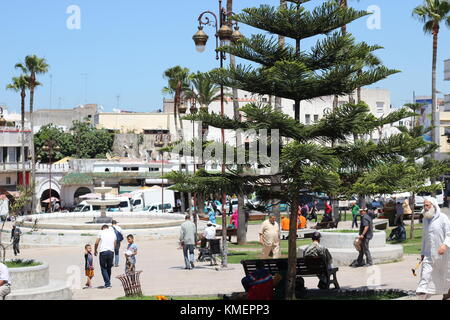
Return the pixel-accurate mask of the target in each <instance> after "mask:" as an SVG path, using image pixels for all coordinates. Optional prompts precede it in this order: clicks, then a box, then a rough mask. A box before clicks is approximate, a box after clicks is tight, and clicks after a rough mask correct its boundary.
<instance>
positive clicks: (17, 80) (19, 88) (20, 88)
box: [6, 75, 30, 188]
mask: <svg viewBox="0 0 450 320" xmlns="http://www.w3.org/2000/svg"><path fill="white" fill-rule="evenodd" d="M29 87H30V77H28V76H26V75H21V76H20V77H14V78H12V83H10V84H8V85H7V86H6V89H8V90H13V91H15V92H20V100H21V101H20V102H21V103H20V106H21V109H20V113H21V119H20V120H21V123H20V124H21V135H22V146H21V147H20V154H21V156H22V183H23V186H24V188H26V169H25V158H26V157H25V97H26V90H28V89H29Z"/></svg>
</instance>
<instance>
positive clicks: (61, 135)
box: [34, 121, 114, 163]
mask: <svg viewBox="0 0 450 320" xmlns="http://www.w3.org/2000/svg"><path fill="white" fill-rule="evenodd" d="M34 140H35V146H36V154H37V156H38V157H39V159H41V162H43V163H48V162H49V160H50V159H49V154H48V152H45V151H44V150H43V149H42V147H43V146H44V144H45V142H46V141H49V140H53V141H55V143H56V145H58V146H59V148H60V150H58V151H53V154H52V162H55V161H58V160H61V159H62V158H64V157H76V158H80V159H96V158H97V159H99V158H100V159H101V158H105V157H106V154H107V153H108V152H111V150H112V146H113V142H114V135H113V134H111V133H109V132H108V131H106V130H99V129H96V128H95V127H94V126H93V125H92V124H90V123H89V122H84V121H74V122H73V127H72V128H71V129H70V132H64V131H63V130H62V129H61V128H58V127H56V126H54V125H52V124H50V125H46V126H44V127H42V128H41V129H40V130H39V132H38V133H36V135H35V137H34Z"/></svg>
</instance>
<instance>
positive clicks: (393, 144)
mask: <svg viewBox="0 0 450 320" xmlns="http://www.w3.org/2000/svg"><path fill="white" fill-rule="evenodd" d="M289 2H294V4H289V5H287V6H286V7H284V8H283V7H281V8H278V7H272V6H268V5H262V6H260V7H257V8H249V9H244V10H243V13H242V14H238V15H235V16H234V17H233V18H234V19H236V20H238V21H239V22H240V23H244V24H247V25H250V26H252V27H255V28H257V29H261V30H262V31H265V32H268V33H269V34H272V35H267V34H256V35H253V36H251V37H249V38H246V39H242V40H240V41H239V42H238V43H236V44H231V45H229V46H224V47H222V48H221V49H220V50H222V51H224V52H226V53H229V54H232V55H235V56H237V57H240V58H242V59H245V60H249V61H251V62H253V64H249V65H238V66H236V67H234V66H230V67H229V68H226V69H216V70H213V71H212V72H211V73H210V75H211V79H212V80H213V81H214V82H216V83H218V84H222V85H224V86H227V87H234V88H239V89H242V90H246V91H249V92H253V93H258V94H263V95H271V96H276V97H282V98H286V99H291V100H294V101H295V118H291V117H290V116H288V115H286V114H284V113H283V112H281V111H280V110H278V109H275V108H273V107H272V106H270V105H257V104H249V105H247V106H245V107H244V108H241V112H242V113H243V118H244V119H246V121H245V122H242V123H241V122H239V121H236V120H235V119H230V118H228V117H226V116H220V115H214V114H205V113H199V114H197V115H195V116H189V119H190V120H199V121H203V122H204V123H205V124H207V125H209V126H214V127H217V128H224V129H231V130H236V129H239V128H240V129H244V130H245V129H256V130H259V129H268V130H271V129H276V130H279V133H280V140H279V144H280V157H279V159H280V171H279V172H278V173H277V176H278V177H279V179H277V180H271V179H270V178H271V176H272V175H267V174H265V175H263V174H260V175H255V174H248V173H247V174H246V173H245V172H244V173H242V174H240V175H238V174H233V172H231V171H229V172H227V173H226V179H224V180H216V181H215V183H213V184H211V183H210V182H211V181H210V177H209V176H206V177H202V176H197V177H193V178H188V177H181V176H178V177H177V178H178V181H177V184H179V185H183V184H187V185H191V184H192V185H193V186H194V187H195V188H196V189H201V188H202V187H203V188H207V187H208V185H212V186H213V188H215V189H216V190H217V189H220V190H223V191H225V190H227V189H228V187H229V186H230V185H233V183H230V182H229V181H230V180H232V179H235V180H236V181H238V182H239V183H240V184H241V185H242V186H241V187H240V188H241V189H243V190H245V191H247V192H248V190H249V189H251V190H254V191H257V192H258V193H259V194H260V195H261V196H262V197H263V198H265V199H267V200H271V199H281V200H284V201H287V202H289V203H290V204H291V213H290V221H291V224H290V231H289V258H288V261H289V267H288V275H287V290H286V292H287V296H286V297H287V298H288V299H293V298H294V293H295V272H296V268H295V265H296V263H295V262H296V256H297V250H296V249H297V248H296V241H295V239H296V220H297V207H298V204H299V196H300V192H301V190H317V191H322V192H327V193H329V194H331V195H333V194H334V195H337V194H340V193H342V192H343V190H345V189H346V188H349V187H350V186H351V185H352V183H354V182H355V181H356V180H357V179H358V177H360V176H361V175H363V174H364V173H365V172H370V170H371V169H372V168H373V167H375V166H377V165H380V164H383V163H386V164H387V163H390V162H395V161H397V162H398V161H401V159H402V156H404V153H406V152H408V150H409V148H411V147H413V146H414V143H415V139H414V138H412V137H411V136H409V135H403V134H398V135H394V136H392V137H390V138H386V139H381V140H380V141H379V142H377V143H375V142H372V141H368V140H369V139H358V140H356V141H354V139H353V137H354V136H355V135H369V134H370V133H371V132H373V131H376V130H377V129H378V128H379V127H382V126H383V125H385V124H390V123H394V122H396V121H399V120H401V119H403V118H405V117H409V116H411V113H410V112H409V111H408V110H405V109H402V110H399V111H397V112H394V113H392V114H391V115H389V116H386V117H384V118H381V119H377V118H375V117H374V116H373V115H372V114H371V113H370V109H369V107H368V106H367V105H366V104H364V103H362V102H361V103H358V104H353V103H350V104H346V105H343V106H339V107H336V108H334V109H333V111H332V112H331V113H329V114H328V115H326V116H324V117H323V118H322V119H321V120H320V121H318V122H317V123H314V124H311V125H303V124H301V123H299V121H298V120H299V112H300V109H299V108H300V101H301V100H308V99H314V98H318V97H321V96H336V95H337V96H341V95H348V94H352V93H353V92H354V90H355V89H357V88H359V87H361V86H365V85H369V84H373V83H375V82H377V81H379V80H382V79H384V78H386V77H388V76H390V75H392V74H395V73H397V72H398V71H397V70H393V69H389V68H387V67H385V66H383V65H382V64H381V61H380V60H379V59H378V58H377V57H376V56H375V54H374V52H375V51H376V50H379V49H381V47H380V46H377V45H369V44H367V43H364V42H361V43H358V42H356V39H355V38H354V37H353V36H352V35H351V34H349V33H346V34H342V33H341V32H340V30H341V28H342V27H343V26H344V25H346V24H349V23H351V22H352V21H354V20H356V19H358V18H361V17H364V16H365V15H367V14H368V13H367V12H365V11H357V10H354V9H351V8H346V7H345V6H341V5H340V3H339V1H325V2H323V3H322V2H321V4H319V5H318V7H316V8H315V9H313V10H311V11H310V10H307V9H305V8H303V7H301V6H300V4H301V3H303V2H304V1H298V2H297V1H289ZM278 36H283V37H287V38H291V39H294V40H295V47H293V46H292V45H288V44H287V43H286V44H285V45H284V46H280V45H279V42H278ZM316 36H320V37H318V39H317V41H316V44H315V45H314V46H313V47H312V48H311V49H310V50H308V51H306V50H303V51H302V50H301V48H300V40H303V39H307V38H312V37H316ZM255 63H256V66H255ZM330 107H331V106H330ZM256 139H258V138H256ZM259 164H260V165H261V163H259ZM202 178H203V182H202ZM223 178H225V177H223ZM191 179H193V180H191ZM274 181H279V182H274ZM220 183H223V185H222V186H220ZM275 184H277V185H276V187H277V188H274V186H275ZM200 185H202V186H200ZM204 190H207V189H204Z"/></svg>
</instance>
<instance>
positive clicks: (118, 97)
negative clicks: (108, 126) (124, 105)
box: [116, 94, 120, 109]
mask: <svg viewBox="0 0 450 320" xmlns="http://www.w3.org/2000/svg"><path fill="white" fill-rule="evenodd" d="M116 99H117V109H120V94H118V95H117V96H116Z"/></svg>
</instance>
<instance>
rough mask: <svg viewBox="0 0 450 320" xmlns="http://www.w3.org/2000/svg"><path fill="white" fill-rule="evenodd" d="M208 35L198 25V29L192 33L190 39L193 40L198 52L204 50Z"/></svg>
mask: <svg viewBox="0 0 450 320" xmlns="http://www.w3.org/2000/svg"><path fill="white" fill-rule="evenodd" d="M208 38H209V37H208V35H207V34H206V33H205V31H203V27H202V26H199V27H198V31H197V32H196V33H195V34H194V36H193V37H192V39H193V40H194V42H195V49H196V50H197V51H198V52H204V51H205V46H206V43H207V42H208Z"/></svg>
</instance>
